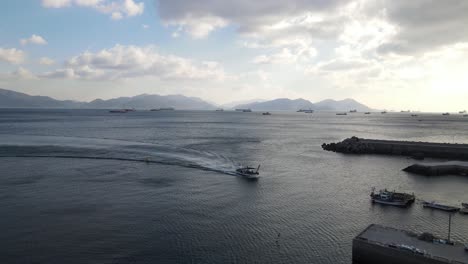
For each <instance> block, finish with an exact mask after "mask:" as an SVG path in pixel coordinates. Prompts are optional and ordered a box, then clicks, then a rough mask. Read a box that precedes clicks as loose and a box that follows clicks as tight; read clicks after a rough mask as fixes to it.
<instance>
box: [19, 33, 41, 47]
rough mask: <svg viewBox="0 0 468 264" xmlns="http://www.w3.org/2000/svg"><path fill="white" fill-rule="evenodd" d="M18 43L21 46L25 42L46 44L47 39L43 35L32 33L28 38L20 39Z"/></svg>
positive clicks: (25, 43)
mask: <svg viewBox="0 0 468 264" xmlns="http://www.w3.org/2000/svg"><path fill="white" fill-rule="evenodd" d="M20 43H21V45H23V46H24V45H27V44H36V45H46V44H47V41H46V40H45V39H44V38H43V37H41V36H39V35H36V34H33V35H31V37H29V38H24V39H21V40H20Z"/></svg>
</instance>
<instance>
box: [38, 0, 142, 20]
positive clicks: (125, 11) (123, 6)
mask: <svg viewBox="0 0 468 264" xmlns="http://www.w3.org/2000/svg"><path fill="white" fill-rule="evenodd" d="M73 5H74V6H79V7H87V8H92V9H94V10H97V11H98V12H100V13H103V14H108V15H110V17H111V19H113V20H119V19H122V18H124V17H133V16H138V15H141V14H143V11H144V9H145V4H144V3H143V2H135V1H134V0H118V1H111V0H42V6H43V7H46V8H63V7H70V6H73Z"/></svg>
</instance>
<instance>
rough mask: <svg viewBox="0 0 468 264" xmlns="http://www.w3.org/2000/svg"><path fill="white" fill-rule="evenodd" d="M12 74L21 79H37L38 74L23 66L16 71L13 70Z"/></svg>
mask: <svg viewBox="0 0 468 264" xmlns="http://www.w3.org/2000/svg"><path fill="white" fill-rule="evenodd" d="M11 75H12V77H14V78H20V79H37V77H36V75H34V74H33V73H32V72H30V71H29V70H28V69H26V68H23V67H19V68H18V69H17V70H16V71H14V72H12V73H11Z"/></svg>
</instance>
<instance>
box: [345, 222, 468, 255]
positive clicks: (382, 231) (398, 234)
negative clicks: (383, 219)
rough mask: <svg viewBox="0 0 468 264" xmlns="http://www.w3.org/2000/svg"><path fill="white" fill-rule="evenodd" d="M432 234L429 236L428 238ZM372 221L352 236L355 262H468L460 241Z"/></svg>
mask: <svg viewBox="0 0 468 264" xmlns="http://www.w3.org/2000/svg"><path fill="white" fill-rule="evenodd" d="M428 238H429V239H428ZM444 242H446V241H445V240H440V239H433V238H432V236H431V235H430V234H423V235H418V234H415V233H412V232H408V231H404V230H399V229H395V228H391V227H384V226H380V225H375V224H372V225H370V226H369V227H367V228H366V229H365V230H364V231H362V232H361V233H360V234H359V235H358V236H356V237H355V238H354V239H353V263H354V264H374V263H379V264H396V263H398V264H410V263H411V264H447V263H458V264H468V252H466V251H465V248H464V246H463V245H462V244H460V243H453V244H444Z"/></svg>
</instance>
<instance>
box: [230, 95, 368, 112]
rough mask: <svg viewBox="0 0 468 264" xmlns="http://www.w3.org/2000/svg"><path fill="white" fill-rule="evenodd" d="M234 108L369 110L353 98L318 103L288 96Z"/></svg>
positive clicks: (266, 109)
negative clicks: (292, 98)
mask: <svg viewBox="0 0 468 264" xmlns="http://www.w3.org/2000/svg"><path fill="white" fill-rule="evenodd" d="M235 108H241V109H244V108H250V109H252V110H254V111H255V110H257V111H297V110H299V109H312V110H316V111H349V110H354V109H355V110H357V111H360V112H361V111H364V112H365V111H371V110H372V109H370V108H369V107H367V106H365V105H363V104H361V103H359V102H357V101H356V100H354V99H349V98H348V99H344V100H340V101H336V100H332V99H327V100H323V101H320V102H318V103H312V102H310V101H308V100H305V99H302V98H299V99H295V100H291V99H288V98H280V99H275V100H271V101H265V102H254V103H249V104H242V105H238V106H236V107H235Z"/></svg>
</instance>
